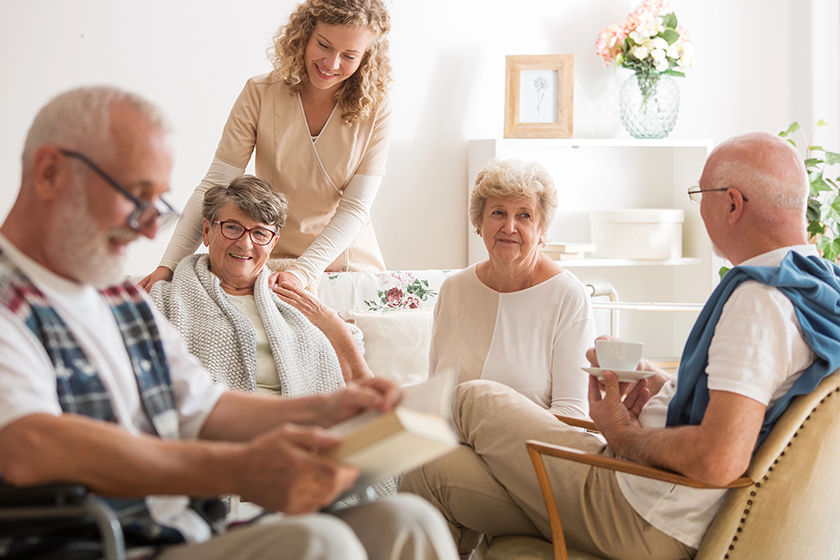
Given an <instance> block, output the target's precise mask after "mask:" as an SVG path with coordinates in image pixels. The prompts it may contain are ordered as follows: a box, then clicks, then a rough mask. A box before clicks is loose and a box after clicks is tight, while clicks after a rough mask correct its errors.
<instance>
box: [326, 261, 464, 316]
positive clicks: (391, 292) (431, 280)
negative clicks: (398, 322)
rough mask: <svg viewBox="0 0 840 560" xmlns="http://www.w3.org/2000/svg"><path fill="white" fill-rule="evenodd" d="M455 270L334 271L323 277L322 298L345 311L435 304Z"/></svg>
mask: <svg viewBox="0 0 840 560" xmlns="http://www.w3.org/2000/svg"><path fill="white" fill-rule="evenodd" d="M453 272H457V271H454V270H411V271H387V272H331V273H325V274H324V275H323V276H322V277H321V282H320V285H319V286H318V299H320V300H321V301H322V302H323V303H324V304H325V305H327V306H329V307H331V308H332V309H334V310H336V311H338V312H339V313H342V314H344V313H345V312H347V311H349V310H355V311H377V312H382V313H387V312H390V311H397V310H410V309H430V308H434V306H435V301H436V300H437V295H438V292H439V291H440V286H441V284H443V281H444V280H445V279H446V277H447V276H449V275H450V274H452V273H453Z"/></svg>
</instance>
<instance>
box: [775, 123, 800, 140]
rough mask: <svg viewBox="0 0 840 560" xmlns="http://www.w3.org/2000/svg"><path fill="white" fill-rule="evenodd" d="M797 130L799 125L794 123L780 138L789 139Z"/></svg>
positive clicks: (781, 133)
mask: <svg viewBox="0 0 840 560" xmlns="http://www.w3.org/2000/svg"><path fill="white" fill-rule="evenodd" d="M797 130H799V123H798V122H793V123H791V125H790V126H789V127H787V130H785V131H784V132H780V133H779V136H781V137H782V138H787V137H788V136H790V135H791V134H793V133H794V132H796V131H797Z"/></svg>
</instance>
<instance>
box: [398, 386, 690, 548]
mask: <svg viewBox="0 0 840 560" xmlns="http://www.w3.org/2000/svg"><path fill="white" fill-rule="evenodd" d="M454 420H455V424H456V428H457V430H458V435H459V436H460V438H461V442H462V445H461V447H460V448H458V449H457V450H456V451H454V452H453V453H450V454H449V455H446V456H444V457H442V458H440V459H438V460H436V461H433V462H431V463H429V464H427V465H424V466H423V467H421V468H420V469H417V470H415V471H412V472H410V473H407V474H406V475H405V476H404V477H403V479H402V483H401V485H400V490H401V491H404V492H412V493H415V494H419V495H420V496H422V497H424V498H426V499H427V500H429V501H430V502H432V503H433V504H434V505H435V506H437V508H438V509H439V510H440V511H441V512H442V513H443V515H444V517H446V518H447V520H448V521H449V525H450V530H451V531H452V534H453V536H454V537H455V540H456V542H457V543H458V546H459V547H460V548H462V549H464V550H469V549H472V548H475V546H476V545H477V544H478V543H479V542H480V539H481V535H487V536H488V537H494V536H503V535H532V536H537V537H542V538H545V539H548V540H551V528H550V525H549V521H548V515H547V514H546V509H545V502H544V501H543V497H542V494H541V492H540V488H539V483H538V482H537V477H536V474H535V473H534V467H533V464H532V463H531V459H530V457H529V456H528V452H527V449H526V447H525V440H527V439H536V440H541V441H547V442H551V443H554V444H557V445H563V446H566V447H573V448H576V449H580V450H582V451H586V452H590V453H610V451H609V449H607V448H606V446H605V444H604V442H603V441H602V440H601V439H600V438H599V437H598V436H596V435H594V434H591V433H587V432H584V431H582V430H579V429H577V428H572V427H570V426H567V425H566V424H563V423H562V422H560V421H558V420H557V419H556V418H554V416H553V415H552V414H551V413H550V412H549V411H547V410H546V409H544V408H542V407H540V406H539V405H536V404H535V403H533V402H532V401H531V400H529V399H528V398H526V397H524V396H522V395H521V394H519V393H517V392H516V391H514V390H512V389H510V388H509V387H507V386H504V385H501V384H499V383H494V382H492V381H481V380H478V381H468V382H466V383H463V384H461V385H460V386H459V387H458V391H457V395H456V403H455V410H454ZM546 470H547V471H548V475H549V478H550V480H551V485H552V489H553V491H554V497H555V501H556V503H557V504H558V510H559V513H560V520H561V522H562V524H563V532H564V535H565V538H566V543H567V545H568V546H569V547H570V548H573V549H576V550H580V551H583V552H587V553H589V554H593V555H596V556H600V557H603V558H613V559H627V560H638V559H640V558H645V559H654V560H656V559H662V560H677V559H683V558H686V559H687V558H693V557H694V555H695V553H696V550H694V549H693V548H690V547H687V546H685V545H684V544H683V543H681V542H679V541H677V540H675V539H673V538H671V537H669V536H668V535H665V534H664V533H662V532H660V531H659V530H658V529H656V528H655V527H653V526H652V525H650V524H649V523H648V522H647V521H645V520H644V519H642V518H641V517H640V516H639V515H638V514H637V513H636V512H635V511H634V510H633V508H632V507H631V506H630V504H628V503H627V501H626V500H625V499H624V496H623V495H622V493H621V490H620V489H619V487H618V482H617V481H616V478H615V474H614V473H613V472H612V471H606V470H604V469H596V468H592V467H589V466H587V465H582V464H579V463H573V462H570V461H562V460H559V459H546Z"/></svg>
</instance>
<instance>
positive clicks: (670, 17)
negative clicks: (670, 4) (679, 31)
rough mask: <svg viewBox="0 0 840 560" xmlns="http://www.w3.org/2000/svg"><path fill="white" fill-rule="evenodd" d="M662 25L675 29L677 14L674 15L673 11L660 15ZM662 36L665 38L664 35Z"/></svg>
mask: <svg viewBox="0 0 840 560" xmlns="http://www.w3.org/2000/svg"><path fill="white" fill-rule="evenodd" d="M662 25H664V26H665V27H668V28H670V29H676V28H677V16H676V15H674V14H673V13H670V14H665V15H664V16H662ZM662 38H663V39H665V37H664V36H663V37H662ZM665 40H666V41H667V39H665ZM668 44H669V45H670V44H671V43H670V42H669V43H668Z"/></svg>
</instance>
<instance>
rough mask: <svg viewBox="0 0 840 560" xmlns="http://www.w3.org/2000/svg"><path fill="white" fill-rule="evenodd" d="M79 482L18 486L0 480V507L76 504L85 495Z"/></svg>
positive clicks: (84, 489)
mask: <svg viewBox="0 0 840 560" xmlns="http://www.w3.org/2000/svg"><path fill="white" fill-rule="evenodd" d="M87 493H88V492H87V488H85V487H84V486H82V485H81V484H72V483H55V484H43V485H39V486H27V487H18V486H12V485H11V484H8V483H6V482H5V481H2V480H0V507H25V506H52V505H71V504H73V505H76V504H80V503H82V501H83V500H84V499H85V496H87Z"/></svg>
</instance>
